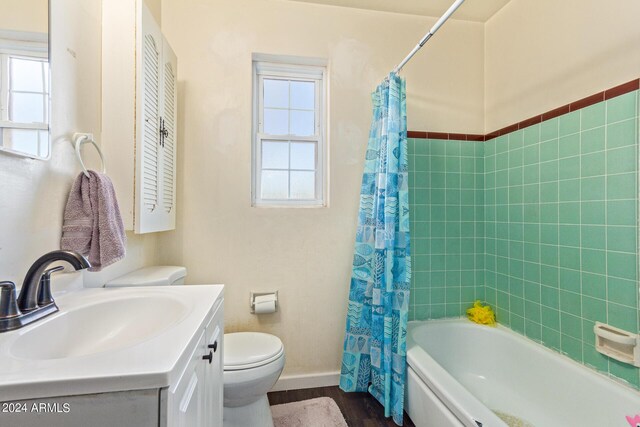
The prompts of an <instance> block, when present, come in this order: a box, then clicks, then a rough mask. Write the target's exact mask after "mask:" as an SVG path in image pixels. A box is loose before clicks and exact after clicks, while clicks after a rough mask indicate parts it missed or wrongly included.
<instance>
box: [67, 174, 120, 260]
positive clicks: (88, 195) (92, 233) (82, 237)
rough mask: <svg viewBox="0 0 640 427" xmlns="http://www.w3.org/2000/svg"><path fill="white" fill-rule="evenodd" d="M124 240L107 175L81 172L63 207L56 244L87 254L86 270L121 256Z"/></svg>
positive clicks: (114, 195) (118, 210) (115, 201)
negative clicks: (59, 238) (87, 266)
mask: <svg viewBox="0 0 640 427" xmlns="http://www.w3.org/2000/svg"><path fill="white" fill-rule="evenodd" d="M126 243H127V236H126V234H125V232H124V224H123V223H122V217H121V216H120V208H119V207H118V201H117V200H116V192H115V190H114V189H113V184H112V183H111V179H109V177H108V176H107V175H104V174H101V173H98V172H95V171H92V170H90V171H89V177H86V176H85V174H84V172H81V173H80V175H78V177H77V178H76V180H75V181H74V182H73V186H72V187H71V192H70V193H69V199H68V200H67V206H66V207H65V209H64V223H63V224H62V239H61V241H60V248H61V249H63V250H72V251H77V252H80V253H81V254H82V255H85V256H87V255H88V259H89V262H90V263H91V268H89V271H100V270H102V268H103V267H106V266H108V265H110V264H113V263H114V262H116V261H120V260H121V259H122V258H124V256H125V254H126V248H125V246H126Z"/></svg>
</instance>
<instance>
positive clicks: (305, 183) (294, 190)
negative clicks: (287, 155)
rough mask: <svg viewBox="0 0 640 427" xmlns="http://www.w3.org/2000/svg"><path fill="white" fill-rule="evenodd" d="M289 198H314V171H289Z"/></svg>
mask: <svg viewBox="0 0 640 427" xmlns="http://www.w3.org/2000/svg"><path fill="white" fill-rule="evenodd" d="M291 198H292V199H298V200H300V199H303V200H310V199H315V198H316V173H315V172H291Z"/></svg>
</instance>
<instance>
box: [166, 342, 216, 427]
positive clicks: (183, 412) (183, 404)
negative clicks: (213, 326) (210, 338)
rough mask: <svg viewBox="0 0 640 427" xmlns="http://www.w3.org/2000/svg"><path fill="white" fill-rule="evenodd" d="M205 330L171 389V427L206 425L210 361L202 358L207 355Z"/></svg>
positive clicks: (198, 426)
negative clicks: (207, 375) (206, 399)
mask: <svg viewBox="0 0 640 427" xmlns="http://www.w3.org/2000/svg"><path fill="white" fill-rule="evenodd" d="M205 342H206V340H205V336H204V332H203V333H202V334H201V336H200V339H199V340H198V345H197V346H196V348H195V349H194V351H193V353H192V354H191V357H190V359H189V363H188V365H187V367H186V369H185V371H184V373H183V374H182V376H181V377H180V380H179V381H178V384H177V385H176V387H175V388H173V391H172V390H171V389H170V390H169V393H170V396H169V400H170V402H171V403H170V409H169V410H170V411H171V414H170V417H169V426H170V427H204V426H208V425H209V424H208V423H206V422H205V417H206V414H205V397H206V382H207V378H206V374H207V366H208V364H209V362H208V361H207V360H204V359H203V358H202V356H203V355H205V347H206V346H205ZM207 354H208V352H207Z"/></svg>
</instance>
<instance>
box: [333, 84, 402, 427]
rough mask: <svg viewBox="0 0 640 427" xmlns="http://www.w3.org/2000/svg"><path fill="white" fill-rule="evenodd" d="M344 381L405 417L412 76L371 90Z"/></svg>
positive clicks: (342, 383)
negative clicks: (408, 84) (408, 108)
mask: <svg viewBox="0 0 640 427" xmlns="http://www.w3.org/2000/svg"><path fill="white" fill-rule="evenodd" d="M372 98H373V121H372V123H371V131H370V133H369V145H368V147H367V154H366V160H365V167H364V175H363V176H362V188H361V191H360V211H359V214H358V229H357V233H356V243H355V251H354V255H353V268H352V273H351V286H350V291H349V309H348V313H347V328H346V329H347V330H346V335H345V339H344V354H343V356H342V372H341V374H340V388H341V389H342V390H344V391H367V390H369V392H370V393H371V394H372V395H373V396H375V398H376V399H378V401H380V403H382V404H383V405H384V412H385V416H387V417H389V416H392V417H393V420H394V421H395V423H396V424H398V425H402V417H403V410H404V383H405V375H406V368H405V365H406V335H407V319H408V307H409V283H410V278H411V257H410V251H409V190H408V172H407V164H408V163H407V114H406V94H405V82H404V80H403V79H401V78H400V77H399V76H397V75H396V74H395V73H391V74H390V75H389V77H388V78H387V79H385V81H384V82H383V83H382V84H381V85H380V86H378V88H377V89H376V91H375V92H374V93H373V94H372Z"/></svg>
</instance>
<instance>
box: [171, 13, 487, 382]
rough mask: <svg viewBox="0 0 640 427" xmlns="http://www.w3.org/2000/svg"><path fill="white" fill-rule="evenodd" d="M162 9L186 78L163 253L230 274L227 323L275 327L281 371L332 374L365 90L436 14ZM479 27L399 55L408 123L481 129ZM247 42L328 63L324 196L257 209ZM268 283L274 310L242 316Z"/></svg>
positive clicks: (206, 271)
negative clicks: (283, 356) (300, 205)
mask: <svg viewBox="0 0 640 427" xmlns="http://www.w3.org/2000/svg"><path fill="white" fill-rule="evenodd" d="M162 17H163V19H162V27H163V31H164V32H165V33H166V35H167V38H168V39H169V41H170V43H171V44H172V46H173V48H174V49H175V51H176V53H177V55H178V57H179V65H178V79H179V82H180V88H179V89H180V100H179V102H180V117H179V132H180V134H179V140H180V148H179V151H178V159H179V160H178V161H179V168H180V169H179V170H180V172H179V179H178V186H179V188H178V211H177V214H178V222H177V231H176V232H173V233H167V234H166V236H164V237H163V238H162V239H161V246H162V249H163V259H165V260H166V261H165V262H170V263H178V264H184V265H185V266H187V268H188V269H189V276H188V277H187V280H188V283H203V282H221V283H225V284H226V285H227V288H226V290H225V304H226V307H225V317H226V328H227V330H229V331H239V330H260V331H265V332H271V333H274V334H276V335H278V336H280V337H281V338H282V340H283V341H284V344H285V348H286V349H287V366H286V367H285V376H287V375H302V374H314V373H323V372H336V371H338V369H339V367H340V357H341V351H340V349H341V348H342V341H343V338H344V324H345V316H346V307H347V293H348V289H349V277H350V267H351V261H352V258H353V243H354V236H355V228H356V218H357V209H358V194H359V190H360V182H361V180H362V170H363V161H364V152H365V148H366V144H367V139H368V134H369V126H370V123H371V91H372V90H374V88H375V87H376V85H377V84H379V82H380V81H381V80H382V79H383V78H384V76H385V75H387V73H388V72H389V71H390V70H391V68H393V66H395V65H396V63H397V62H399V61H400V60H401V59H402V57H404V55H406V53H407V52H408V50H410V49H411V47H412V46H414V45H415V43H416V40H418V39H419V37H421V36H422V35H423V34H424V31H425V29H427V28H429V26H430V25H432V24H433V22H434V20H433V19H430V18H426V17H414V16H408V15H401V14H389V13H380V12H372V11H363V10H357V9H350V8H341V7H332V6H320V5H313V4H303V3H297V2H289V1H276V0H268V1H264V0H234V1H231V0H223V1H216V2H210V1H196V0H164V1H163V10H162ZM482 34H483V28H482V24H478V23H470V22H464V21H452V22H451V23H450V24H447V26H446V27H444V28H443V29H442V31H441V32H439V33H438V37H435V38H434V39H433V43H431V42H430V47H429V50H428V51H425V52H423V53H421V55H419V56H417V57H416V59H415V60H414V61H412V62H411V64H409V65H408V66H407V68H406V69H405V71H404V72H403V73H405V77H406V78H407V80H408V82H409V87H408V92H409V96H408V97H407V101H408V104H409V105H408V109H409V117H410V121H411V123H410V126H417V127H428V128H429V129H433V128H444V127H447V128H449V129H450V128H460V129H459V131H460V132H481V131H482V107H483V93H482V92H483V91H482V81H483V77H482V76H483V65H482V43H483V35H482ZM254 52H259V53H268V54H282V55H300V56H311V57H320V58H326V59H328V60H329V67H328V76H329V128H328V134H329V153H330V154H329V163H328V164H329V173H330V177H329V179H330V184H329V207H326V208H319V209H318V208H315V209H295V208H288V209H283V208H252V207H251V195H250V188H251V185H250V183H251V101H252V88H251V54H252V53H254ZM452 56H455V57H456V58H457V59H456V61H451V57H452ZM436 63H437V64H438V66H437V67H436V66H433V64H436ZM461 64H462V65H461ZM452 80H455V81H456V82H457V83H456V85H451V83H450V82H451V81H452ZM276 289H278V290H279V291H280V298H281V306H280V307H281V310H280V312H278V313H277V314H275V315H267V316H259V317H258V316H255V315H252V314H250V312H249V292H250V291H252V290H255V291H265V290H276Z"/></svg>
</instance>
